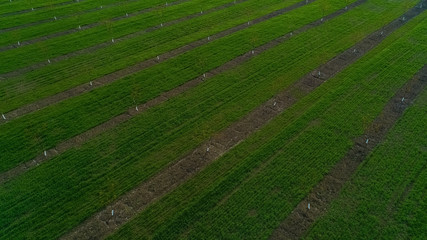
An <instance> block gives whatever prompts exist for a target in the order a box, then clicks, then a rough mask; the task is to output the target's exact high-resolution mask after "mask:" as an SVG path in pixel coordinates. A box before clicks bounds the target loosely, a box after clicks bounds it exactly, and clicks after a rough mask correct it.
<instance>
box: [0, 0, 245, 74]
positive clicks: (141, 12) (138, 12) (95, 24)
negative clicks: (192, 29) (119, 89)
mask: <svg viewBox="0 0 427 240" xmlns="http://www.w3.org/2000/svg"><path fill="white" fill-rule="evenodd" d="M187 1H189V0H178V1H175V2H171V3H169V4H168V6H173V5H178V4H180V3H183V2H187ZM244 1H246V0H244ZM162 6H163V5H162ZM162 6H155V7H152V8H146V9H142V10H140V11H137V12H135V13H131V14H128V16H126V15H123V16H120V17H115V18H112V19H110V21H111V22H116V21H119V20H122V19H125V18H129V17H133V16H137V15H141V14H144V13H148V12H152V11H155V10H157V9H159V8H161V7H162ZM100 9H101V8H99V10H100ZM199 15H201V14H200V13H199V14H193V15H190V16H194V17H196V16H199ZM57 19H58V18H57ZM44 21H45V22H50V21H51V20H44ZM53 21H56V20H54V19H53ZM175 21H177V20H175ZM102 24H104V23H103V22H102V21H101V22H95V23H91V24H87V25H83V26H81V29H79V28H78V25H76V27H75V28H73V29H68V30H65V31H62V32H56V33H52V34H49V35H45V36H41V37H37V38H33V39H30V40H27V41H22V42H20V43H19V44H18V43H15V44H12V45H8V46H2V47H0V52H4V51H7V50H10V49H13V48H18V47H22V46H26V45H31V44H34V43H38V42H41V41H46V40H49V39H52V38H56V37H61V36H65V35H67V34H72V33H75V32H79V31H84V30H87V29H91V28H94V27H98V26H101V25H102ZM34 25H36V24H34ZM156 28H158V27H156ZM140 32H144V31H140ZM130 35H132V34H130ZM128 36H129V35H126V36H124V37H121V38H118V39H117V40H125V39H127V37H128ZM101 44H102V43H101ZM95 46H97V45H95ZM95 46H93V47H95ZM89 49H90V48H89ZM63 56H66V55H63ZM55 59H56V58H55ZM51 61H52V60H51ZM36 65H37V64H36ZM44 65H46V64H43V66H44ZM23 69H26V68H23ZM18 71H19V70H18ZM11 73H14V72H11ZM6 76H8V75H6ZM0 77H4V76H2V75H0Z"/></svg>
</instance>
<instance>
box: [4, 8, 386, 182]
mask: <svg viewBox="0 0 427 240" xmlns="http://www.w3.org/2000/svg"><path fill="white" fill-rule="evenodd" d="M363 2H365V0H360V1H358V2H355V3H354V4H352V5H350V6H348V8H347V10H350V9H351V8H353V7H356V6H358V5H360V4H362V3H363ZM347 10H346V9H341V10H338V11H337V12H335V13H333V14H331V15H328V16H326V17H324V18H323V21H327V20H329V19H331V18H333V17H336V16H338V15H340V14H342V13H344V12H345V11H347ZM323 21H321V20H318V21H316V22H313V23H310V24H308V25H306V26H304V27H302V28H300V29H297V30H295V31H294V32H292V33H288V34H286V35H284V36H282V37H279V38H277V39H275V40H273V41H271V42H268V43H266V44H264V45H261V46H260V47H258V48H255V49H254V51H253V53H252V51H251V52H248V53H246V54H244V55H241V56H239V57H237V58H235V59H233V60H231V61H229V62H227V63H225V64H224V65H221V66H219V67H217V68H215V69H212V70H211V71H209V72H207V73H206V74H205V76H201V77H198V78H195V79H192V80H190V81H188V82H186V83H184V84H183V85H181V86H178V87H177V88H174V89H172V90H169V91H167V92H164V93H163V94H161V95H160V96H158V97H156V98H154V99H152V100H150V101H148V102H147V103H144V104H141V105H139V106H135V108H130V109H128V111H127V112H125V113H123V114H120V115H118V116H116V117H114V118H112V119H110V120H108V121H107V122H104V123H102V124H100V125H98V126H96V127H94V128H92V129H90V130H88V131H86V132H83V133H81V134H79V135H77V136H75V137H72V138H70V139H68V140H66V141H64V142H62V143H60V144H58V145H57V146H56V147H55V148H52V149H49V150H47V151H46V153H44V152H43V153H42V154H40V155H39V156H37V157H36V158H34V159H33V160H30V161H28V162H25V163H22V164H20V165H18V166H17V167H15V168H13V169H11V170H9V171H7V172H4V173H1V174H0V184H2V183H4V182H6V181H9V180H10V179H12V178H14V177H16V176H19V175H21V174H23V173H25V172H26V171H28V170H29V169H31V168H33V167H35V166H38V165H39V164H41V163H42V162H45V161H47V160H49V159H51V158H53V157H55V156H57V155H59V154H61V153H63V152H65V151H67V150H68V149H71V148H73V147H77V146H80V145H81V144H83V143H84V142H86V141H88V140H90V139H91V138H93V137H95V136H98V135H99V134H101V133H102V132H105V131H107V130H109V129H111V128H114V127H116V126H117V125H119V124H121V123H123V122H125V121H127V120H129V119H130V118H131V117H132V116H134V115H136V114H138V113H141V112H144V111H146V110H147V109H149V108H151V107H154V106H156V105H159V104H161V103H163V102H165V101H167V100H168V99H170V98H172V97H175V96H177V95H179V94H181V93H183V92H185V91H187V90H189V89H191V88H194V87H195V86H197V85H198V84H199V83H201V82H202V81H204V80H207V79H209V78H211V77H214V76H215V75H217V74H220V73H222V72H225V71H227V70H230V69H232V68H234V67H236V66H238V65H240V64H242V63H243V62H245V61H247V60H248V59H250V58H252V57H254V56H257V55H259V54H261V53H262V52H264V51H266V50H268V49H271V48H273V47H275V46H277V45H278V44H280V43H282V42H284V41H286V40H287V39H289V38H290V37H291V35H292V36H293V35H297V34H300V33H302V32H304V31H307V30H308V29H310V28H313V27H315V26H318V25H319V24H321V23H322V22H323ZM384 36H385V35H384ZM154 64H155V63H154ZM325 73H326V72H322V74H321V76H325ZM86 87H87V88H88V86H86ZM89 90H90V89H89ZM137 108H138V111H136V109H137ZM0 121H1V120H0Z"/></svg>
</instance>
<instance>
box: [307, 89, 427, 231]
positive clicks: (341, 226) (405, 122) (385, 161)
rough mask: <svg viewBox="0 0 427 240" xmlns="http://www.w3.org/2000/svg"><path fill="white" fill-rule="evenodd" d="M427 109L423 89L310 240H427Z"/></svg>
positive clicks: (362, 165) (322, 219) (364, 164)
mask: <svg viewBox="0 0 427 240" xmlns="http://www.w3.org/2000/svg"><path fill="white" fill-rule="evenodd" d="M411 100H413V99H411ZM426 109H427V91H426V89H424V91H423V93H422V94H421V96H420V97H419V98H418V99H417V101H416V103H415V105H414V106H412V107H410V108H409V109H408V110H407V111H406V112H405V114H404V116H403V117H402V118H401V119H400V120H399V121H398V123H397V124H396V126H395V127H394V128H393V129H392V130H391V131H390V133H389V134H388V136H387V138H386V140H385V141H384V142H383V143H381V144H380V145H379V146H378V147H377V148H376V149H375V151H374V152H373V153H372V154H371V155H370V156H369V157H368V158H367V159H366V161H365V162H363V163H362V164H361V165H360V167H359V168H358V170H357V172H356V174H355V175H354V176H353V178H352V180H351V181H350V182H348V183H347V184H346V185H345V187H344V189H343V191H342V193H341V194H340V196H339V197H338V198H337V199H335V200H334V202H332V204H331V207H330V209H329V210H328V213H327V214H326V216H324V217H322V218H320V219H319V220H317V221H316V222H315V223H314V225H313V226H312V228H311V229H310V231H309V233H308V236H307V237H306V238H307V239H426V238H427V228H426V226H427V215H426V214H425V213H426V210H427V202H426V198H425V197H426V194H427V192H426V190H427V169H426V165H427V162H426V160H427V149H426V146H427V132H426V129H427V111H426ZM342 213H345V214H342Z"/></svg>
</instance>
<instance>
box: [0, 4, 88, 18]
mask: <svg viewBox="0 0 427 240" xmlns="http://www.w3.org/2000/svg"><path fill="white" fill-rule="evenodd" d="M83 1H85V0H80V2H83ZM78 2H79V1H77V0H71V1H67V2H61V3H55V4H51V5H46V6H41V7H35V8H34V10H33V9H31V8H29V9H25V10H21V11H16V12H10V13H3V14H1V15H0V17H7V16H13V15H18V14H22V13H27V12H32V11H35V10H40V9H45V8H50V7H57V6H65V5H69V4H72V3H78Z"/></svg>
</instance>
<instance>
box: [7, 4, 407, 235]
mask: <svg viewBox="0 0 427 240" xmlns="http://www.w3.org/2000/svg"><path fill="white" fill-rule="evenodd" d="M372 2H380V3H381V4H384V3H383V1H378V0H377V1H375V0H372ZM384 5H385V6H386V7H384V9H383V11H384V14H383V15H382V16H381V19H382V18H384V19H387V18H391V17H392V16H393V15H394V16H393V17H396V15H399V14H401V13H402V12H403V11H404V7H401V8H398V7H397V6H401V5H396V4H391V3H390V4H384ZM372 7H376V4H372V3H371V4H366V5H365V6H363V7H362V6H361V7H360V8H359V9H355V10H354V11H351V12H349V13H347V14H345V15H342V16H341V17H340V18H339V19H338V18H337V19H335V20H331V21H330V22H327V23H325V24H324V25H322V26H320V27H318V28H316V29H313V30H312V31H308V32H306V33H304V34H301V35H299V36H295V38H292V39H291V40H290V41H289V42H286V43H284V44H281V45H279V46H278V47H276V48H274V49H272V50H270V51H267V52H265V53H263V54H261V55H259V56H258V57H256V58H254V59H252V60H251V61H249V62H248V63H245V64H243V65H241V66H240V67H238V68H236V69H234V70H232V71H229V72H227V73H224V74H221V75H219V76H217V77H214V78H212V79H210V80H208V81H206V82H205V83H203V84H201V85H199V86H198V87H196V88H195V89H193V90H191V91H189V92H187V93H185V94H182V95H181V96H179V97H177V98H175V99H171V100H170V101H168V102H167V103H165V104H162V105H160V106H158V107H156V108H153V109H150V110H148V111H147V112H145V113H143V114H141V115H138V116H136V117H135V118H133V119H131V120H130V121H128V122H126V123H125V124H122V125H120V126H119V127H117V128H115V129H113V130H111V131H108V132H106V133H105V134H103V135H101V136H99V137H97V138H95V139H94V140H93V141H90V142H88V143H86V144H84V145H83V146H82V147H79V148H77V149H72V150H70V151H68V152H66V153H64V154H62V155H60V156H59V157H57V158H54V159H52V160H51V161H48V162H46V163H44V164H42V165H40V166H39V167H37V168H35V169H33V170H31V171H29V172H28V173H26V174H24V175H22V176H19V177H18V178H16V179H14V180H12V181H10V182H7V183H5V184H4V185H2V186H1V187H0V195H1V196H3V199H4V201H1V203H0V209H1V211H0V214H1V215H0V217H1V219H4V221H2V222H1V224H2V225H1V226H0V229H2V230H1V231H2V232H1V233H2V234H1V236H5V237H6V238H7V237H8V236H14V237H15V238H17V239H19V238H24V237H25V236H26V234H30V233H31V234H36V235H37V236H41V237H42V238H54V237H57V236H58V235H59V234H61V233H64V232H66V231H67V230H69V229H71V228H72V227H73V226H75V225H77V224H78V223H80V222H81V221H82V220H83V219H85V218H87V217H88V216H90V215H91V214H93V213H94V212H96V211H98V210H99V209H100V208H102V207H103V206H105V205H106V204H108V203H110V202H111V201H113V200H114V199H116V198H117V196H120V195H122V194H123V193H125V192H127V191H129V190H130V189H132V188H133V187H135V185H137V184H138V183H140V182H141V181H144V180H146V179H148V178H149V177H150V176H152V175H153V174H155V173H156V172H157V171H159V170H160V169H161V168H163V167H165V166H166V165H167V164H169V163H170V162H173V161H174V160H176V159H177V158H179V157H181V156H183V155H184V154H186V153H188V152H189V151H190V150H191V149H193V148H194V147H195V146H197V145H199V144H200V143H201V142H203V141H205V140H206V139H208V138H209V137H210V136H211V135H212V134H214V133H215V132H217V131H219V130H221V129H223V128H225V127H226V126H228V125H230V124H231V123H232V122H234V121H236V120H238V119H240V118H241V117H242V116H244V115H245V114H247V113H248V112H249V111H251V110H252V109H254V108H255V107H256V106H258V105H259V104H261V103H262V102H264V101H266V100H267V99H268V98H270V97H271V96H272V95H274V94H276V93H277V92H278V91H280V90H281V89H284V88H285V87H286V86H288V85H289V84H291V83H292V82H294V81H296V80H297V79H298V78H299V77H300V76H302V75H305V74H306V73H307V72H309V71H310V70H311V69H313V68H315V67H316V66H318V65H319V64H321V63H322V62H324V61H326V60H327V59H330V58H332V57H333V56H335V54H336V52H335V51H338V50H339V49H345V48H346V47H347V48H348V47H349V46H351V45H352V44H354V43H355V42H357V41H358V40H359V39H360V38H357V37H356V38H355V37H354V36H353V34H354V33H358V35H363V33H365V34H364V35H366V34H367V32H369V31H370V30H371V29H372V28H373V26H372V25H374V24H373V22H377V21H378V18H379V17H378V15H377V13H378V10H377V12H375V13H374V12H369V11H367V9H370V8H372ZM389 15H390V16H389ZM362 19H363V20H364V22H363V24H360V25H353V26H351V27H350V28H349V27H348V26H349V23H350V22H352V21H357V22H358V21H362ZM375 20H376V21H375ZM384 21H386V20H384ZM378 24H380V23H378ZM361 37H363V36H361ZM313 39H316V41H314V43H313V44H314V45H313V48H311V49H309V48H306V47H304V46H305V45H304V44H305V43H308V42H310V41H313ZM295 43H300V44H302V45H301V46H303V47H301V48H295V45H294V44H295ZM291 49H292V51H290V50H291ZM284 61H286V62H287V63H288V64H286V65H283V62H284ZM297 66H300V68H298V67H297ZM285 73H286V74H285ZM58 219H62V221H58Z"/></svg>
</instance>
